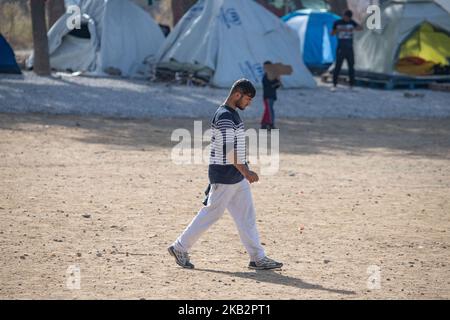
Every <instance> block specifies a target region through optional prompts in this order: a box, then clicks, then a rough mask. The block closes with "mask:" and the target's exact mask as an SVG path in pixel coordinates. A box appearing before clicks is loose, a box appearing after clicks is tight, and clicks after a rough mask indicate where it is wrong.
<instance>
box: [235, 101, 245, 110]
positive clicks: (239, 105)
mask: <svg viewBox="0 0 450 320" xmlns="http://www.w3.org/2000/svg"><path fill="white" fill-rule="evenodd" d="M241 102H242V98H239V100H238V101H237V102H236V107H237V108H239V110H245V107H243V106H242V105H241Z"/></svg>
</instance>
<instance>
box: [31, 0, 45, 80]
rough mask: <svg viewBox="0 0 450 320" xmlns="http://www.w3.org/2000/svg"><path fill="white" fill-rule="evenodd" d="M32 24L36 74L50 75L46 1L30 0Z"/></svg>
mask: <svg viewBox="0 0 450 320" xmlns="http://www.w3.org/2000/svg"><path fill="white" fill-rule="evenodd" d="M30 8H31V24H32V27H33V43H34V67H33V69H34V72H35V73H36V74H38V75H43V76H45V75H50V62H49V56H48V39H47V26H46V24H45V0H30Z"/></svg>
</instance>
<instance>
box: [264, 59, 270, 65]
mask: <svg viewBox="0 0 450 320" xmlns="http://www.w3.org/2000/svg"><path fill="white" fill-rule="evenodd" d="M268 64H272V61H269V60H267V61H266V62H264V65H265V66H267V65H268Z"/></svg>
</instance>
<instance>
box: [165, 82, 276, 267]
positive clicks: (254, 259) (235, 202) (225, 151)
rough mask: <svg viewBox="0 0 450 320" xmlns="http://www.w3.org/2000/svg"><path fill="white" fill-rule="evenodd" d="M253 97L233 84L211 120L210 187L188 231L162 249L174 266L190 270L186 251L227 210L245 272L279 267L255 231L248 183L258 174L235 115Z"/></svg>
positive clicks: (244, 86)
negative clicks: (247, 259) (248, 159)
mask: <svg viewBox="0 0 450 320" xmlns="http://www.w3.org/2000/svg"><path fill="white" fill-rule="evenodd" d="M255 95H256V90H255V87H254V86H253V84H252V83H251V82H250V81H249V80H247V79H241V80H238V81H236V82H235V83H234V84H233V87H232V88H231V91H230V93H229V96H228V98H227V100H226V101H225V102H224V103H223V104H222V105H221V106H220V107H219V108H218V109H217V111H216V112H215V114H214V116H213V118H212V121H211V130H212V137H211V153H210V163H209V170H208V176H209V182H210V188H209V193H208V198H207V202H206V205H205V206H204V207H203V208H202V209H201V210H200V211H199V212H198V214H197V216H196V217H195V218H194V219H193V220H192V222H191V223H190V224H189V226H188V227H187V228H186V229H185V230H184V232H183V233H182V234H181V235H180V236H179V237H178V239H177V240H176V241H175V242H174V243H173V244H172V245H171V246H170V247H169V248H168V250H169V253H170V254H171V255H172V256H173V257H174V258H175V261H176V263H177V264H178V265H180V266H181V267H183V268H189V269H192V268H194V265H193V264H192V263H191V262H190V258H189V254H188V252H189V250H190V249H191V248H192V246H193V245H194V244H195V242H196V241H197V240H198V239H199V238H200V236H201V235H202V234H203V233H204V232H205V231H206V230H208V228H209V227H211V226H212V225H213V224H214V223H215V222H216V221H218V220H219V218H220V217H221V216H222V215H223V213H224V211H225V209H228V211H229V212H230V214H231V215H232V217H233V219H234V222H235V224H236V227H237V229H238V231H239V236H240V238H241V241H242V243H243V245H244V247H245V248H246V250H247V253H248V255H249V256H250V263H249V265H248V267H249V268H251V269H257V270H267V269H277V268H281V267H282V266H283V264H282V263H280V262H276V261H274V260H272V259H269V258H268V257H266V254H265V252H264V248H263V247H262V246H261V242H260V240H259V235H258V230H257V228H256V217H255V207H254V205H253V199H252V194H251V189H250V184H251V183H255V182H257V181H259V177H258V175H257V174H256V173H255V172H253V171H251V170H250V169H249V168H248V165H247V162H246V147H245V132H244V123H243V122H242V120H241V118H240V116H239V113H238V112H237V111H236V110H237V109H239V110H242V111H243V110H245V109H246V108H247V107H248V106H249V105H250V103H251V101H252V99H253V98H254V97H255Z"/></svg>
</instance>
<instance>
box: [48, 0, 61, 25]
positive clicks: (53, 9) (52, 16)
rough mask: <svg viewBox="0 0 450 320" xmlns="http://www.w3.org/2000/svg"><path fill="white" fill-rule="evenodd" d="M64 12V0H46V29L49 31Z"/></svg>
mask: <svg viewBox="0 0 450 320" xmlns="http://www.w3.org/2000/svg"><path fill="white" fill-rule="evenodd" d="M65 12H66V8H65V6H64V0H47V21H48V28H49V29H50V28H51V27H52V26H53V25H54V24H55V22H56V21H57V20H58V19H59V18H60V17H61V16H62V15H63V14H64V13H65Z"/></svg>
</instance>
